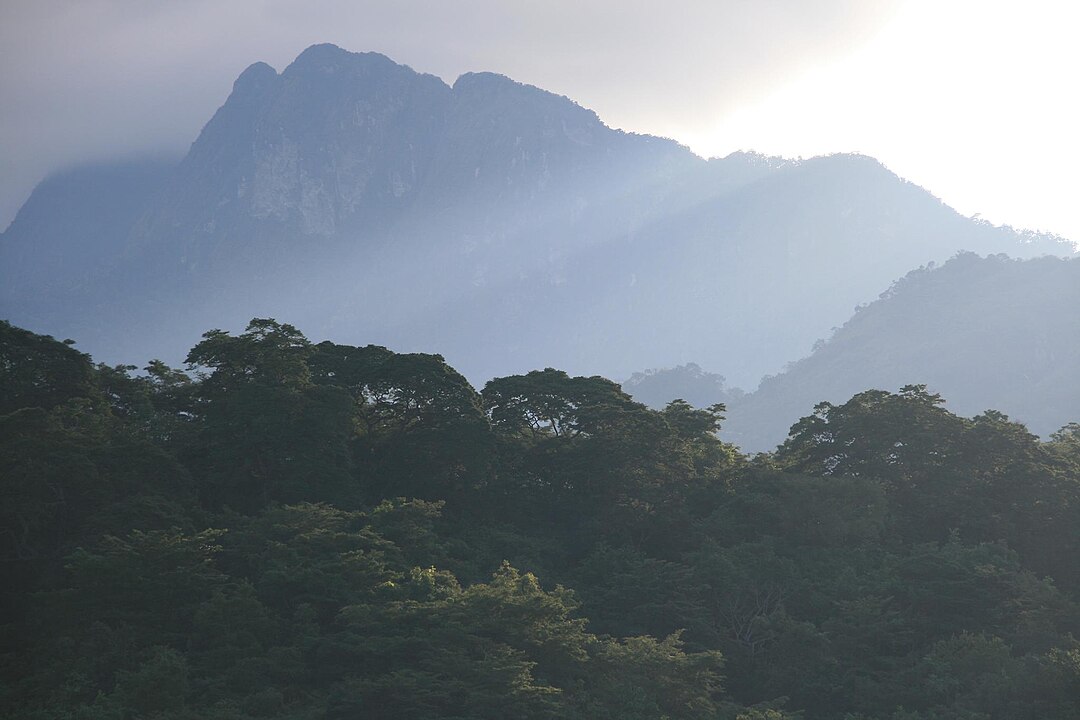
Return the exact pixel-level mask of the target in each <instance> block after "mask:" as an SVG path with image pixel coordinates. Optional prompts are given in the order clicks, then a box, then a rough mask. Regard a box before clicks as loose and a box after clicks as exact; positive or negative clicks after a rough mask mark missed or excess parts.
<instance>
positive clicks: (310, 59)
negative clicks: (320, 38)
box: [286, 43, 411, 74]
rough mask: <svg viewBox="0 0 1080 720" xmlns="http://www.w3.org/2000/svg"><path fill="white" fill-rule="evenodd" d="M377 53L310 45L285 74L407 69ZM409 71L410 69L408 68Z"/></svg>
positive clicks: (326, 44) (326, 45)
mask: <svg viewBox="0 0 1080 720" xmlns="http://www.w3.org/2000/svg"><path fill="white" fill-rule="evenodd" d="M407 67H408V66H405V65H399V64H397V63H396V62H394V61H393V60H391V59H390V58H388V57H386V56H385V55H382V54H380V53H377V52H363V53H355V52H349V51H348V50H343V49H342V48H339V47H338V46H337V45H332V44H330V43H322V44H320V45H312V46H311V47H309V48H308V49H306V50H304V51H303V52H302V53H300V54H299V55H298V56H297V57H296V59H295V60H293V61H292V63H291V64H290V65H289V67H288V68H286V72H290V73H296V72H303V73H309V72H318V71H321V72H323V73H326V74H333V73H334V72H336V71H338V70H355V69H367V70H374V69H381V70H389V69H391V68H407ZM410 69H411V68H410Z"/></svg>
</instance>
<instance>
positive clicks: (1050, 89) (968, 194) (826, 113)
mask: <svg viewBox="0 0 1080 720" xmlns="http://www.w3.org/2000/svg"><path fill="white" fill-rule="evenodd" d="M1078 29H1080V6H1077V5H1074V4H1072V3H1064V2H1024V3H1019V2H955V1H945V2H941V1H936V2H935V1H934V0H913V1H910V2H906V3H905V4H904V5H903V6H902V7H901V8H900V9H899V11H898V12H897V13H896V15H895V16H894V17H893V18H892V19H891V21H889V22H887V24H886V25H885V26H884V27H883V28H881V30H880V31H879V32H878V33H877V34H876V36H875V37H872V38H870V39H868V41H867V42H866V43H865V44H864V45H862V46H861V47H859V48H857V49H856V50H854V51H853V52H851V53H850V54H847V55H845V56H842V57H838V58H834V59H832V60H831V61H828V62H826V63H823V64H822V65H820V66H818V67H814V68H811V69H808V70H807V71H806V72H804V73H801V74H798V75H796V76H793V77H791V78H790V79H789V81H788V82H787V83H785V84H783V85H781V86H779V87H777V88H775V89H774V90H773V91H772V92H770V93H769V94H768V95H766V96H765V97H763V98H761V99H760V100H759V101H757V102H752V103H747V104H745V105H742V106H740V107H739V108H737V109H735V110H734V111H733V112H730V113H727V114H725V115H723V116H721V117H718V118H717V119H716V122H715V124H714V125H712V126H711V127H707V126H697V127H691V128H686V127H680V126H679V125H678V123H674V124H672V125H671V127H670V128H669V129H666V132H667V133H668V134H671V135H673V136H675V137H678V138H679V139H680V140H682V141H683V142H685V143H686V144H688V145H689V146H690V147H692V148H693V149H694V150H695V151H697V152H698V153H700V154H705V155H725V154H727V153H728V152H730V151H732V150H736V149H740V148H742V149H751V148H752V149H755V150H758V151H759V152H764V153H768V154H775V155H784V156H787V157H795V156H804V157H809V156H813V155H820V154H824V153H829V152H838V151H840V152H846V151H857V152H862V153H865V154H867V155H871V156H873V157H876V158H877V159H879V160H881V161H882V162H883V163H884V164H885V165H887V166H888V167H889V168H890V169H892V170H893V171H894V172H896V173H897V174H899V175H901V176H902V177H905V178H907V179H908V180H911V181H912V182H914V183H916V184H917V185H921V186H923V187H925V188H927V189H929V190H930V191H931V192H933V193H934V194H935V195H937V196H938V197H941V198H943V199H944V200H945V201H946V202H947V203H948V204H949V205H951V206H953V207H954V208H956V209H957V210H959V211H960V212H961V213H963V214H965V215H975V214H980V215H981V216H982V217H983V218H984V219H986V220H989V221H991V222H993V223H995V224H1011V225H1014V226H1016V227H1023V228H1029V229H1038V230H1044V231H1048V232H1055V233H1058V234H1060V235H1063V236H1065V237H1068V238H1070V239H1073V240H1077V241H1080V201H1078V199H1077V198H1078V195H1080V180H1078V179H1077V176H1076V172H1077V168H1078V167H1080V139H1078V138H1080V42H1078V39H1077V30H1078Z"/></svg>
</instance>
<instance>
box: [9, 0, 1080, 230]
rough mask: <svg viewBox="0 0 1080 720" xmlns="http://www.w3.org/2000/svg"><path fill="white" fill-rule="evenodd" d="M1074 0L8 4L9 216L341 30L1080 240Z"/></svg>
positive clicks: (170, 135) (341, 37) (438, 69)
mask: <svg viewBox="0 0 1080 720" xmlns="http://www.w3.org/2000/svg"><path fill="white" fill-rule="evenodd" d="M1078 29H1080V7H1078V6H1076V5H1074V4H1073V3H1067V2H1064V1H1063V0H1052V1H1050V0H1024V2H1019V1H1017V0H1010V1H1009V2H1001V1H1000V0H981V1H974V0H936V1H934V0H708V1H705V0H668V2H666V3H665V4H664V5H663V7H661V6H659V5H657V4H655V3H652V2H647V1H646V0H546V1H545V2H543V3H538V2H537V3H516V2H506V0H455V2H453V3H449V2H446V1H445V0H305V1H304V2H300V1H299V0H230V1H229V2H227V3H223V2H221V1H220V0H184V2H146V0H34V1H33V2H30V1H29V0H27V1H26V2H21V3H20V2H4V0H0V228H3V227H6V225H7V223H8V222H9V221H10V220H11V218H12V217H13V216H14V213H15V210H16V209H17V208H18V206H19V205H20V204H21V203H22V202H23V200H25V198H26V197H27V195H28V194H29V192H30V190H31V189H32V188H33V186H34V185H35V184H36V183H37V182H39V181H40V180H41V179H42V178H43V177H44V176H45V175H47V174H48V173H50V172H54V171H56V170H57V169H60V168H63V167H65V166H69V165H72V164H77V163H80V162H86V161H88V160H100V159H107V158H114V157H124V156H131V155H136V154H154V153H162V152H167V153H170V154H173V155H178V154H180V153H182V152H183V150H184V149H185V148H186V147H187V146H188V145H189V144H190V143H191V142H192V141H193V140H194V139H195V136H196V135H197V134H198V131H199V128H200V127H201V126H202V125H203V124H204V123H205V122H206V121H207V120H209V118H210V116H211V115H212V114H213V112H214V110H215V109H216V108H217V107H218V106H220V105H221V103H222V102H224V100H225V97H226V96H227V94H228V90H229V87H230V86H231V84H232V81H233V80H234V79H235V78H236V76H237V75H238V74H239V73H240V71H242V70H243V69H244V67H246V66H247V65H249V64H250V63H252V62H255V61H257V60H264V61H267V62H269V63H270V64H271V65H273V66H274V67H275V68H277V69H278V70H281V69H283V68H284V67H285V65H287V64H288V63H289V62H290V61H291V60H292V59H293V58H294V57H295V56H296V55H297V54H299V52H300V51H301V50H303V49H304V48H305V47H307V46H308V45H311V44H314V43H319V42H332V43H336V44H338V45H340V46H341V47H343V48H345V49H347V50H353V51H367V50H374V51H377V52H382V53H385V54H386V55H388V56H390V57H391V58H392V59H394V60H395V61H397V62H400V63H405V64H408V65H411V66H412V67H413V68H415V69H416V70H419V71H421V72H430V73H433V74H436V75H439V76H440V77H442V78H443V79H444V80H446V81H447V82H453V81H454V79H455V78H456V77H457V75H458V74H460V73H462V72H466V71H470V70H491V71H495V72H500V73H503V74H505V75H508V76H510V77H512V78H514V79H516V80H519V81H522V82H527V83H530V84H533V85H537V86H539V87H542V88H545V89H547V90H551V91H553V92H557V93H560V94H564V95H567V96H568V97H571V98H573V99H574V100H576V101H577V102H579V103H580V104H581V105H584V106H585V107H589V108H592V109H594V110H596V111H597V113H598V114H599V115H600V117H601V118H602V119H603V120H604V121H605V122H607V123H608V124H610V125H612V126H615V127H621V128H623V129H626V130H631V131H635V132H642V133H653V134H659V135H665V136H668V137H672V138H675V139H676V140H679V141H680V142H683V143H685V144H687V145H689V146H690V147H691V148H693V149H694V150H695V151H696V152H698V153H700V154H702V155H706V156H713V155H720V156H722V155H726V154H728V153H729V152H732V151H734V150H740V149H746V150H751V149H752V150H757V151H759V152H764V153H768V154H775V155H783V156H786V157H799V156H801V157H810V156H813V155H820V154H825V153H832V152H851V151H858V152H862V153H865V154H867V155H871V156H873V157H876V158H878V159H879V160H881V161H882V162H883V163H885V164H886V165H887V166H888V167H889V168H891V169H892V170H893V171H895V172H896V173H897V174H899V175H901V176H902V177H905V178H907V179H908V180H911V181H912V182H914V183H916V184H918V185H921V186H923V187H925V188H927V189H928V190H930V191H931V192H933V193H934V194H935V195H937V196H938V197H940V198H942V199H943V200H944V201H945V202H946V203H948V204H950V205H952V206H953V207H955V208H956V209H957V210H959V211H960V212H961V213H963V214H965V215H974V214H976V213H979V214H981V215H982V217H983V218H985V219H987V220H990V221H991V222H994V223H996V224H1011V225H1013V226H1015V227H1018V228H1030V229H1039V230H1045V231H1049V232H1055V233H1058V234H1061V235H1064V236H1065V237H1068V238H1070V239H1073V240H1080V209H1078V208H1080V203H1078V202H1077V200H1076V198H1077V196H1078V195H1080V192H1078V191H1080V183H1078V182H1077V181H1076V180H1075V179H1074V177H1073V172H1074V168H1076V167H1078V166H1080V141H1078V133H1077V130H1076V128H1077V127H1080V109H1078V104H1080V93H1078V92H1077V89H1076V88H1077V85H1078V81H1077V76H1078V75H1080V39H1078V38H1077V32H1078Z"/></svg>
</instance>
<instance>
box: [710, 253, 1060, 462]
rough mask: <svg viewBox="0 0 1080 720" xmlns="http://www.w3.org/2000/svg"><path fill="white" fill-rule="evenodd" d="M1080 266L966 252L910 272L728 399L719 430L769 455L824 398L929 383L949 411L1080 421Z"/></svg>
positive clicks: (1042, 429)
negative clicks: (806, 352) (796, 356)
mask: <svg viewBox="0 0 1080 720" xmlns="http://www.w3.org/2000/svg"><path fill="white" fill-rule="evenodd" d="M1078 307H1080V260H1076V259H1073V260H1064V259H1060V258H1052V257H1044V258H1038V259H1034V260H1026V261H1022V260H1013V259H1009V258H1006V257H1005V256H1001V255H999V256H991V257H986V258H980V257H979V256H977V255H974V254H971V253H965V254H961V255H958V256H956V257H955V258H953V259H951V260H949V261H948V262H947V263H945V264H944V265H942V266H940V267H937V268H922V269H920V270H916V271H913V272H911V273H909V274H908V275H907V276H905V277H904V278H903V279H902V280H900V281H898V282H896V283H895V284H894V285H893V286H892V287H891V288H890V289H889V290H888V291H887V292H885V293H883V294H882V296H881V298H880V299H878V300H877V301H875V302H873V303H871V304H870V305H868V306H867V307H865V308H863V309H861V310H860V311H859V312H857V313H856V314H855V316H854V317H852V318H851V319H850V320H849V321H848V322H847V323H845V324H844V326H843V327H841V328H840V329H839V330H837V331H836V333H835V334H834V335H833V336H832V337H831V338H829V340H828V341H827V342H824V343H822V344H821V345H820V346H819V347H818V348H817V349H816V350H815V351H814V352H813V354H811V355H810V356H809V357H807V358H805V359H803V360H800V361H799V362H797V363H794V364H793V365H792V366H791V367H790V368H789V369H788V370H787V371H786V372H784V373H781V374H780V375H777V376H775V377H771V378H767V379H766V380H765V381H764V382H762V384H761V387H759V388H758V390H757V391H756V392H754V393H752V394H751V395H748V396H746V397H744V398H741V399H740V400H738V401H736V402H735V403H733V404H732V407H731V412H730V413H729V416H730V417H729V420H728V422H727V424H726V426H725V429H724V433H723V434H724V435H725V436H726V439H729V440H731V441H733V442H735V443H737V444H739V445H741V446H742V447H743V448H744V449H746V450H750V451H763V450H772V449H774V448H775V447H776V446H777V445H778V444H779V443H780V442H782V441H783V440H784V439H785V438H786V436H787V431H788V428H789V427H790V426H791V425H792V424H793V423H794V422H795V421H796V420H798V419H799V418H800V417H803V416H805V415H809V414H810V412H811V411H812V409H813V407H814V405H815V404H817V403H819V402H821V401H826V400H827V401H829V402H833V403H842V402H844V401H846V400H847V399H848V398H850V397H851V396H852V395H854V394H855V393H857V392H860V391H862V390H866V389H870V388H876V389H880V390H888V391H892V392H895V391H897V390H899V389H900V388H901V387H903V386H904V385H908V384H925V385H928V389H929V390H931V391H932V392H937V393H940V394H941V395H942V396H943V397H944V398H945V400H946V403H947V405H946V407H948V408H949V410H951V411H952V412H954V413H957V414H960V415H966V416H971V415H975V414H978V413H980V412H983V411H985V410H990V409H993V410H998V411H1000V412H1004V413H1006V414H1008V415H1010V416H1011V417H1013V419H1015V420H1020V421H1022V422H1024V423H1025V424H1026V425H1027V426H1028V428H1029V429H1030V430H1031V431H1032V432H1034V433H1036V434H1040V435H1043V436H1047V435H1049V434H1050V433H1052V432H1055V431H1057V430H1059V429H1060V428H1062V427H1063V426H1064V425H1065V424H1066V423H1069V422H1076V421H1077V420H1078V418H1080V377H1078V376H1077V369H1078V368H1080V314H1078V313H1077V312H1076V308H1078Z"/></svg>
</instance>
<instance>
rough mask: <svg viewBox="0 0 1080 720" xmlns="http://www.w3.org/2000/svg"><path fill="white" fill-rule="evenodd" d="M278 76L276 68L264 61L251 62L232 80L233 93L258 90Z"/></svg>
mask: <svg viewBox="0 0 1080 720" xmlns="http://www.w3.org/2000/svg"><path fill="white" fill-rule="evenodd" d="M277 77H278V74H277V70H275V69H274V68H272V67H270V66H269V65H267V64H266V63H264V62H257V63H253V64H251V65H249V66H248V68H247V69H246V70H244V72H242V73H240V76H239V77H237V78H236V81H235V82H233V93H234V94H235V93H246V92H249V91H255V92H258V91H259V90H261V89H262V88H264V87H266V86H267V84H269V83H271V82H273V81H274V80H276V79H277Z"/></svg>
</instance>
